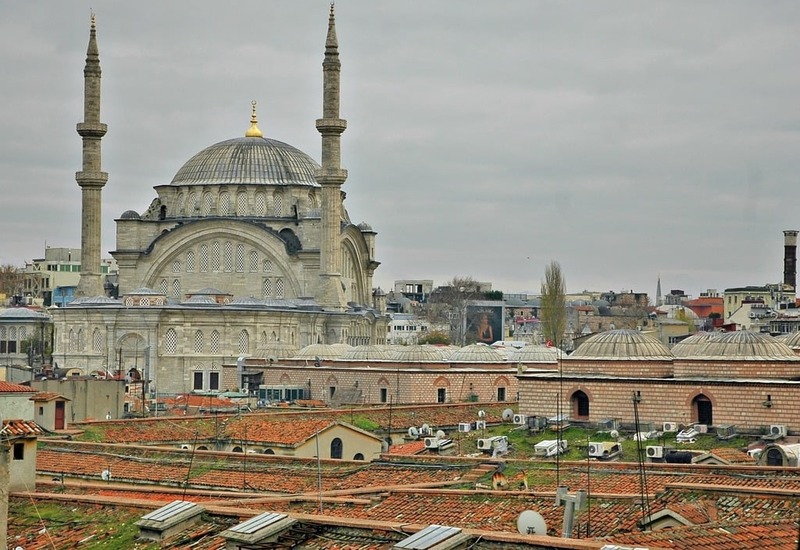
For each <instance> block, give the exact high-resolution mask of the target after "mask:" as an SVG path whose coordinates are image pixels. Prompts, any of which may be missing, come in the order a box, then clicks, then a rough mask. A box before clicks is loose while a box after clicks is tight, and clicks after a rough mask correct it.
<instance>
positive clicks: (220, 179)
mask: <svg viewBox="0 0 800 550" xmlns="http://www.w3.org/2000/svg"><path fill="white" fill-rule="evenodd" d="M317 168H319V165H318V164H317V163H316V162H315V161H314V159H312V158H311V157H310V156H308V155H307V154H305V153H304V152H302V151H301V150H299V149H297V148H295V147H292V146H291V145H288V144H286V143H283V142H282V141H277V140H274V139H267V138H263V137H240V138H234V139H229V140H226V141H221V142H219V143H215V144H214V145H212V146H210V147H206V148H205V149H203V150H202V151H200V152H199V153H197V154H196V155H195V156H193V157H192V158H190V159H189V160H188V161H187V162H186V164H184V165H183V166H182V167H181V169H180V170H178V173H177V174H175V177H174V178H172V182H171V183H170V185H226V184H229V185H305V186H309V187H318V186H319V184H318V183H317V180H316V178H315V177H314V174H315V172H316V170H317Z"/></svg>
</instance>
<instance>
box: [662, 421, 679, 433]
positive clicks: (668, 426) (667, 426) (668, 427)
mask: <svg viewBox="0 0 800 550" xmlns="http://www.w3.org/2000/svg"><path fill="white" fill-rule="evenodd" d="M661 431H662V432H677V431H678V423H677V422H664V424H662V426H661Z"/></svg>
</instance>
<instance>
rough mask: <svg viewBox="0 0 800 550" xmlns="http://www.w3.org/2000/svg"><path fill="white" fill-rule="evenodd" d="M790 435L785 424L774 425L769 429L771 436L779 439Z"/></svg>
mask: <svg viewBox="0 0 800 550" xmlns="http://www.w3.org/2000/svg"><path fill="white" fill-rule="evenodd" d="M787 433H788V431H787V429H786V425H785V424H773V425H772V426H770V427H769V435H772V436H777V437H786V434H787Z"/></svg>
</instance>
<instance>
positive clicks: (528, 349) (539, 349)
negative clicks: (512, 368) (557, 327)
mask: <svg viewBox="0 0 800 550" xmlns="http://www.w3.org/2000/svg"><path fill="white" fill-rule="evenodd" d="M508 360H509V361H514V362H515V363H558V348H555V347H552V346H541V345H539V346H535V345H528V346H525V347H524V348H521V349H518V350H514V351H513V352H509V354H508Z"/></svg>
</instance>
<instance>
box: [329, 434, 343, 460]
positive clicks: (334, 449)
mask: <svg viewBox="0 0 800 550" xmlns="http://www.w3.org/2000/svg"><path fill="white" fill-rule="evenodd" d="M342 447H343V445H342V440H341V439H339V438H338V437H335V438H334V439H333V441H331V458H342Z"/></svg>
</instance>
